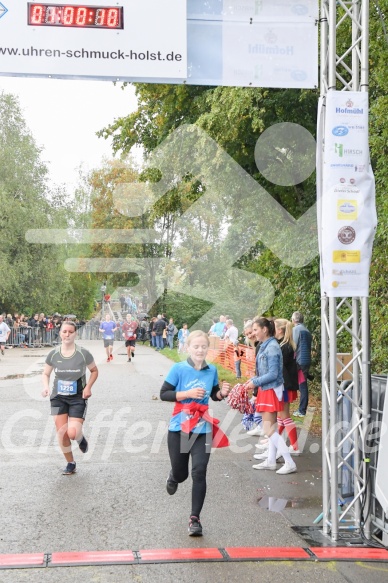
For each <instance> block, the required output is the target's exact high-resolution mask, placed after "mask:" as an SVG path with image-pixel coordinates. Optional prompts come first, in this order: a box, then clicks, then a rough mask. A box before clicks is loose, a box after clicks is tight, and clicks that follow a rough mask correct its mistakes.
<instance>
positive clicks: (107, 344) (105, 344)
mask: <svg viewBox="0 0 388 583" xmlns="http://www.w3.org/2000/svg"><path fill="white" fill-rule="evenodd" d="M113 342H114V339H113V338H112V339H111V340H106V339H105V338H104V348H107V347H108V346H113Z"/></svg>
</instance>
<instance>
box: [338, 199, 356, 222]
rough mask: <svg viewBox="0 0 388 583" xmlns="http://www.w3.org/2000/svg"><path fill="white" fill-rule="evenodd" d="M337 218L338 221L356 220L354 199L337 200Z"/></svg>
mask: <svg viewBox="0 0 388 583" xmlns="http://www.w3.org/2000/svg"><path fill="white" fill-rule="evenodd" d="M337 219H338V220H339V221H356V220H357V201H356V200H339V201H337Z"/></svg>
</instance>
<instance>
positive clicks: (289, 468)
mask: <svg viewBox="0 0 388 583" xmlns="http://www.w3.org/2000/svg"><path fill="white" fill-rule="evenodd" d="M296 471H297V469H296V464H289V463H288V462H285V463H284V466H282V467H281V468H280V469H279V470H277V471H276V473H277V474H294V473H295V472H296Z"/></svg>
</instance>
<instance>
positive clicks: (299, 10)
mask: <svg viewBox="0 0 388 583" xmlns="http://www.w3.org/2000/svg"><path fill="white" fill-rule="evenodd" d="M291 11H292V12H293V13H294V14H297V15H298V16H303V15H304V14H307V13H308V11H309V9H308V7H307V6H306V5H305V4H296V6H293V7H292V8H291Z"/></svg>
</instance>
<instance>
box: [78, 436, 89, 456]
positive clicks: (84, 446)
mask: <svg viewBox="0 0 388 583" xmlns="http://www.w3.org/2000/svg"><path fill="white" fill-rule="evenodd" d="M78 447H79V448H80V450H81V451H82V453H86V452H87V451H88V449H89V444H88V440H87V439H86V437H85V436H84V435H83V436H82V439H81V441H80V442H79V444H78Z"/></svg>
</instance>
